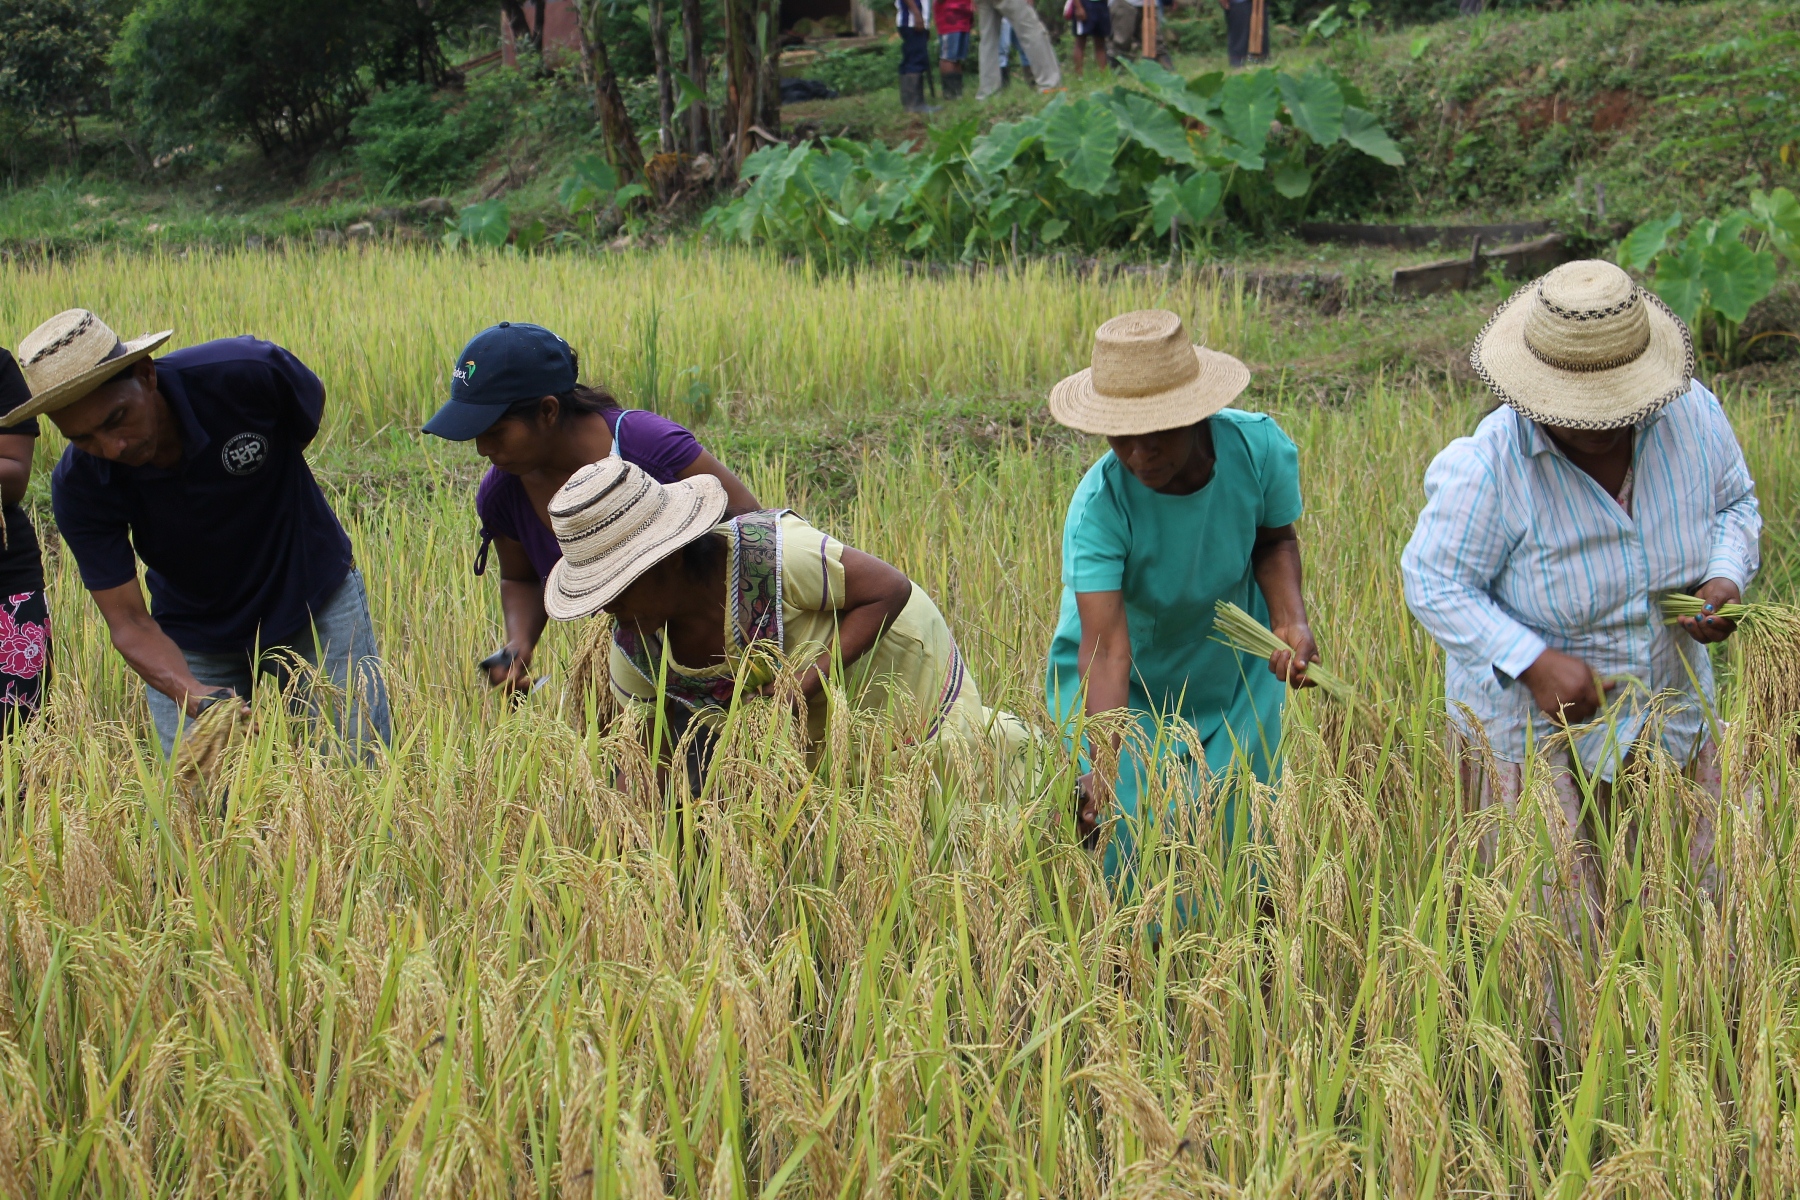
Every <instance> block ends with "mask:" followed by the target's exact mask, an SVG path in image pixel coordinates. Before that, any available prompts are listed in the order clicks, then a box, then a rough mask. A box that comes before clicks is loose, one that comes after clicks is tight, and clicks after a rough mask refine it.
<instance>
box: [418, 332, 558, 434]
mask: <svg viewBox="0 0 1800 1200" xmlns="http://www.w3.org/2000/svg"><path fill="white" fill-rule="evenodd" d="M456 357H457V364H456V366H455V368H453V369H452V370H451V372H450V399H449V400H448V401H447V402H446V403H445V404H444V406H443V407H442V408H440V409H438V410H437V414H436V415H435V416H433V417H432V418H431V420H429V421H427V422H425V432H426V433H430V434H435V435H436V436H438V437H441V438H444V439H445V440H447V441H452V442H466V441H468V440H470V439H471V438H474V437H477V436H479V435H480V434H482V433H484V432H486V430H487V429H488V427H489V426H491V425H492V424H493V423H494V422H495V421H498V420H499V419H500V417H501V416H502V415H503V414H504V413H505V412H506V410H507V409H508V408H510V407H511V406H512V405H514V404H517V403H518V402H519V401H521V400H532V399H536V398H537V397H539V396H555V395H560V394H561V393H563V392H566V391H568V390H569V389H570V388H572V387H574V386H575V383H576V372H575V351H573V350H571V349H570V348H569V343H567V342H565V341H563V340H562V339H561V338H560V337H557V336H556V335H555V334H554V333H551V332H550V331H549V330H548V329H545V328H544V327H543V326H542V325H532V324H529V323H527V322H524V321H516V322H515V321H502V322H500V323H499V324H498V325H493V326H490V327H488V328H487V329H484V330H482V331H481V332H480V333H478V334H476V335H475V336H474V337H473V338H471V339H470V341H469V344H468V345H467V346H464V347H463V352H462V353H461V354H459V355H457V356H456Z"/></svg>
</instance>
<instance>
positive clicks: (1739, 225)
mask: <svg viewBox="0 0 1800 1200" xmlns="http://www.w3.org/2000/svg"><path fill="white" fill-rule="evenodd" d="M1682 224H1683V218H1682V215H1681V214H1680V213H1678V212H1677V213H1672V214H1670V215H1669V216H1666V217H1663V218H1660V219H1657V220H1651V221H1646V222H1644V223H1643V224H1641V225H1639V226H1638V227H1637V228H1636V229H1633V230H1632V231H1631V232H1630V233H1629V234H1627V235H1626V237H1625V239H1624V240H1623V241H1621V242H1620V243H1619V251H1618V262H1619V265H1620V266H1622V267H1625V268H1626V269H1628V270H1633V271H1638V272H1641V273H1644V274H1647V275H1649V276H1650V287H1651V289H1652V290H1653V291H1654V292H1655V293H1656V294H1657V295H1658V296H1659V297H1661V298H1662V301H1663V303H1665V304H1667V305H1668V306H1669V307H1670V308H1671V309H1672V310H1674V312H1675V314H1676V315H1677V316H1679V317H1680V318H1681V319H1682V320H1684V321H1686V322H1687V323H1688V325H1689V327H1690V328H1692V329H1693V330H1694V332H1695V335H1696V337H1698V338H1704V335H1705V332H1706V331H1707V330H1708V329H1709V328H1710V329H1711V330H1712V332H1713V335H1714V347H1715V350H1716V353H1717V356H1718V359H1719V361H1720V362H1721V363H1722V364H1727V365H1728V364H1730V363H1733V362H1736V361H1738V360H1739V359H1740V358H1741V357H1742V356H1743V353H1744V352H1745V351H1746V350H1748V349H1749V346H1750V343H1744V344H1742V345H1740V344H1739V343H1738V328H1739V326H1741V325H1742V324H1743V323H1744V320H1745V319H1746V318H1747V317H1748V316H1749V315H1750V310H1751V309H1752V308H1753V307H1754V306H1755V305H1757V304H1758V303H1760V302H1761V301H1762V300H1763V299H1765V298H1766V297H1767V296H1768V295H1769V293H1770V292H1771V291H1773V290H1774V287H1775V276H1776V268H1777V262H1776V256H1775V252H1776V251H1777V250H1779V251H1780V252H1781V253H1782V254H1783V255H1785V256H1786V257H1787V258H1788V259H1789V260H1790V261H1794V262H1800V203H1797V202H1796V201H1795V198H1794V194H1793V193H1792V192H1790V191H1789V190H1788V189H1786V188H1776V189H1775V191H1774V192H1772V193H1764V192H1762V191H1760V190H1758V191H1756V192H1754V193H1752V195H1751V203H1750V208H1748V209H1740V210H1739V211H1737V212H1735V213H1731V214H1729V215H1728V216H1726V217H1724V218H1722V219H1720V220H1711V219H1706V220H1700V221H1696V222H1694V224H1693V225H1692V226H1691V227H1690V228H1689V229H1688V232H1687V236H1686V237H1684V238H1682V239H1681V241H1680V242H1676V241H1675V240H1674V238H1675V234H1676V232H1677V231H1678V230H1679V229H1680V228H1681V227H1682ZM1759 336H1761V335H1759ZM1755 340H1756V339H1751V341H1752V342H1753V341H1755Z"/></svg>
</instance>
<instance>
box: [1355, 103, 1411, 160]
mask: <svg viewBox="0 0 1800 1200" xmlns="http://www.w3.org/2000/svg"><path fill="white" fill-rule="evenodd" d="M1344 140H1345V141H1346V142H1349V143H1350V144H1351V145H1352V146H1355V147H1356V148H1357V149H1358V150H1361V151H1362V152H1363V153H1364V154H1367V155H1368V156H1369V157H1370V158H1377V159H1380V160H1381V161H1382V162H1384V163H1386V164H1387V165H1388V166H1390V167H1403V166H1405V165H1406V155H1404V154H1402V153H1400V147H1399V146H1397V145H1395V144H1394V139H1393V138H1391V137H1389V136H1388V132H1387V130H1385V129H1383V128H1382V127H1381V122H1380V121H1377V120H1376V119H1375V114H1374V113H1372V112H1370V111H1369V110H1367V109H1365V108H1357V107H1356V106H1355V105H1354V104H1346V105H1345V106H1344Z"/></svg>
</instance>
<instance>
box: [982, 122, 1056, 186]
mask: <svg viewBox="0 0 1800 1200" xmlns="http://www.w3.org/2000/svg"><path fill="white" fill-rule="evenodd" d="M1043 133H1044V121H1043V118H1041V117H1027V118H1026V119H1025V120H1023V121H1002V122H1000V123H999V124H998V125H996V126H994V127H993V128H992V129H990V130H988V131H987V132H986V133H985V134H983V135H982V136H980V137H978V138H976V139H975V142H974V144H973V145H971V146H970V147H969V163H970V165H972V166H973V167H974V168H975V169H976V170H977V171H980V172H981V173H982V174H983V175H998V174H1000V172H1002V171H1004V170H1006V168H1008V167H1010V166H1012V165H1013V162H1014V161H1015V160H1017V159H1018V157H1019V155H1020V154H1022V153H1024V151H1025V150H1026V149H1027V148H1028V147H1030V145H1031V144H1032V143H1033V142H1034V141H1036V140H1037V139H1038V138H1040V137H1042V136H1043Z"/></svg>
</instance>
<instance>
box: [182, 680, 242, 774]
mask: <svg viewBox="0 0 1800 1200" xmlns="http://www.w3.org/2000/svg"><path fill="white" fill-rule="evenodd" d="M254 725H255V723H254V722H253V721H252V720H251V719H250V716H249V714H248V713H246V712H245V711H244V704H243V701H242V700H239V699H237V698H236V697H233V698H231V699H228V700H223V701H220V702H219V703H217V704H213V705H209V706H208V707H207V708H206V709H205V710H204V711H203V712H201V714H200V715H199V716H197V717H195V718H194V719H193V720H192V721H190V722H188V725H187V728H186V729H184V730H183V731H182V734H181V745H180V746H179V747H178V748H177V749H176V751H175V778H176V780H177V781H178V782H180V783H183V784H188V785H195V784H210V783H211V782H212V779H213V776H214V774H215V773H216V772H217V771H218V769H219V761H220V760H221V759H222V758H224V757H225V751H226V750H227V749H229V748H230V746H231V743H232V742H233V741H236V740H238V739H239V738H240V737H241V735H243V734H245V733H248V732H250V731H251V730H252V729H253V727H254Z"/></svg>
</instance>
